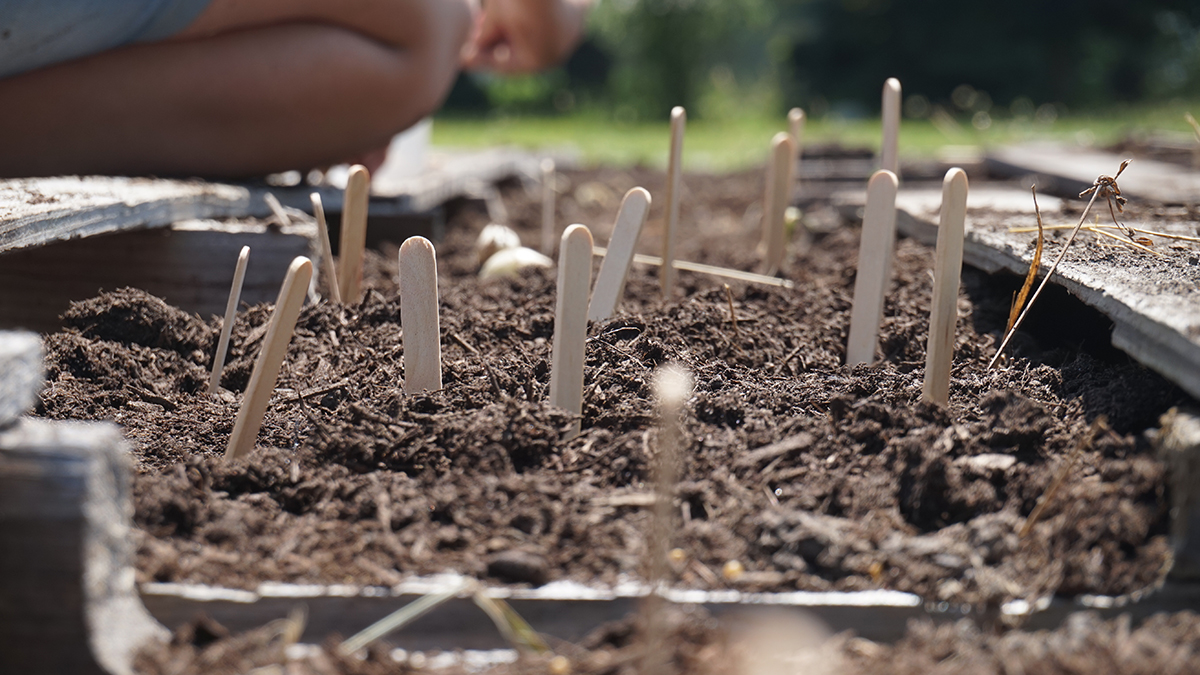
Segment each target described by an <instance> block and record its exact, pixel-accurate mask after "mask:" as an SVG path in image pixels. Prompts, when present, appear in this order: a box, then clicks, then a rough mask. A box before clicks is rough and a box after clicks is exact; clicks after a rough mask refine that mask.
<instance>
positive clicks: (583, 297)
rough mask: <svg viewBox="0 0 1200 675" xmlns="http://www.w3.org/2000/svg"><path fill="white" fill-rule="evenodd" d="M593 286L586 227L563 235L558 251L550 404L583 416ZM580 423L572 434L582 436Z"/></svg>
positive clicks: (579, 226)
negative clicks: (584, 380)
mask: <svg viewBox="0 0 1200 675" xmlns="http://www.w3.org/2000/svg"><path fill="white" fill-rule="evenodd" d="M591 285H592V233H591V232H590V231H589V230H588V229H587V228H586V227H584V226H583V225H572V226H570V227H568V228H567V230H566V231H565V232H563V236H562V243H561V244H560V245H559V249H558V297H557V299H556V302H555V308H554V344H553V346H552V348H551V352H550V403H551V404H553V405H556V406H558V407H560V408H563V409H564V410H567V411H568V412H571V413H574V414H576V415H579V414H581V413H583V363H584V356H585V346H586V341H587V306H588V292H589V291H590V290H591ZM579 429H580V423H579V422H578V421H576V422H575V425H574V427H573V429H572V431H571V433H570V435H571V436H574V435H576V434H578V433H579Z"/></svg>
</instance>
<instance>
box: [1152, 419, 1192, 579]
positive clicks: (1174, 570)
mask: <svg viewBox="0 0 1200 675" xmlns="http://www.w3.org/2000/svg"><path fill="white" fill-rule="evenodd" d="M1155 446H1156V447H1157V448H1158V454H1159V457H1160V458H1162V460H1163V461H1164V462H1166V463H1167V466H1168V467H1169V468H1170V480H1171V500H1172V504H1171V545H1172V548H1173V549H1174V552H1175V561H1174V564H1173V565H1172V567H1171V577H1172V578H1173V579H1176V580H1179V581H1191V582H1196V581H1200V417H1197V416H1196V414H1195V413H1191V412H1182V411H1179V410H1175V409H1172V410H1171V411H1170V412H1168V413H1167V414H1166V415H1163V418H1162V429H1161V430H1159V432H1158V435H1157V437H1156V438H1155Z"/></svg>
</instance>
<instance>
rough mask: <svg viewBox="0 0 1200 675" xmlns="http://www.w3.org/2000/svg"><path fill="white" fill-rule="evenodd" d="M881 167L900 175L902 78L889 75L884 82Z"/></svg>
mask: <svg viewBox="0 0 1200 675" xmlns="http://www.w3.org/2000/svg"><path fill="white" fill-rule="evenodd" d="M879 168H881V169H884V170H885V171H891V172H892V173H894V174H896V176H897V177H898V176H899V175H900V80H897V79H896V78H894V77H889V78H888V79H887V81H886V82H884V83H883V147H882V148H881V149H880V151H879Z"/></svg>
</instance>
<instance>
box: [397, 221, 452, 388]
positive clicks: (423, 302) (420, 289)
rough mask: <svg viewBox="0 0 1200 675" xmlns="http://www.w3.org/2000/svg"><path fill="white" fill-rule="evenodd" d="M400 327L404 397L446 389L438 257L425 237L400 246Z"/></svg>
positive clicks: (408, 240) (407, 240)
mask: <svg viewBox="0 0 1200 675" xmlns="http://www.w3.org/2000/svg"><path fill="white" fill-rule="evenodd" d="M400 324H401V327H402V328H403V330H404V393H406V394H415V393H417V392H420V391H437V390H438V389H441V388H442V342H441V331H440V329H439V323H438V283H437V257H436V256H435V255H434V250H433V244H431V243H430V242H429V240H428V239H426V238H425V237H409V238H408V239H406V240H404V243H403V244H401V245H400Z"/></svg>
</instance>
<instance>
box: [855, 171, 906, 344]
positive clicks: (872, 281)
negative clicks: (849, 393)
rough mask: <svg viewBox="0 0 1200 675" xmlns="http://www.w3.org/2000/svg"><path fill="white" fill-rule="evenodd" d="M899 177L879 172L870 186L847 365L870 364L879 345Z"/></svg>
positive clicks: (868, 185)
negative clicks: (897, 178)
mask: <svg viewBox="0 0 1200 675" xmlns="http://www.w3.org/2000/svg"><path fill="white" fill-rule="evenodd" d="M897 185H898V181H897V180H896V174H894V173H892V172H891V171H887V170H880V171H876V172H875V175H873V176H871V180H870V181H869V182H868V183H867V208H866V210H865V211H864V212H863V224H862V239H861V241H860V242H859V245H858V271H857V274H856V275H855V279H854V306H853V307H852V308H851V310H850V338H849V340H847V342H846V365H849V366H853V365H857V364H859V363H871V362H873V361H874V360H875V348H876V346H877V345H878V344H879V323H880V322H881V321H882V320H883V299H884V296H885V295H886V294H887V288H888V282H889V281H891V278H892V252H893V246H894V244H895V241H896V188H897Z"/></svg>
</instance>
